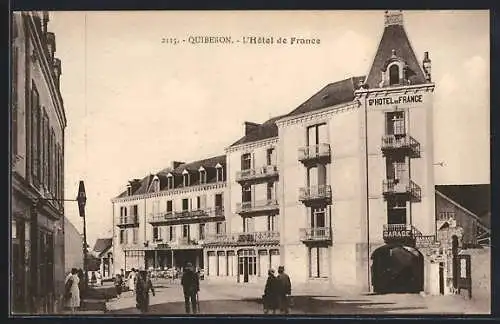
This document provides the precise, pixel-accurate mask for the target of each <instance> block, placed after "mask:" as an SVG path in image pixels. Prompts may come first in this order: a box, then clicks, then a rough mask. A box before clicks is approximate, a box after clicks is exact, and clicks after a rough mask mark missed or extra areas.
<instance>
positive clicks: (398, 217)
mask: <svg viewBox="0 0 500 324" xmlns="http://www.w3.org/2000/svg"><path fill="white" fill-rule="evenodd" d="M387 223H388V224H406V201H404V200H399V199H395V200H389V201H388V202H387Z"/></svg>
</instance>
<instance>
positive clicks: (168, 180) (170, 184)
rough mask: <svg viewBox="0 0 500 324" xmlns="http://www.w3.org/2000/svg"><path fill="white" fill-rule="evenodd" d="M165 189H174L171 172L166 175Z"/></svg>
mask: <svg viewBox="0 0 500 324" xmlns="http://www.w3.org/2000/svg"><path fill="white" fill-rule="evenodd" d="M167 189H174V177H173V176H172V175H171V174H169V175H168V176H167Z"/></svg>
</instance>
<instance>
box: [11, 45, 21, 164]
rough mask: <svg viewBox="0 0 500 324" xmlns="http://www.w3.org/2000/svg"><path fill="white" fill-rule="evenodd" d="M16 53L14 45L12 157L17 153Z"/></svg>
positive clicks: (16, 49)
mask: <svg viewBox="0 0 500 324" xmlns="http://www.w3.org/2000/svg"><path fill="white" fill-rule="evenodd" d="M18 55H19V49H18V48H17V47H16V46H12V93H11V96H12V98H11V100H12V101H11V102H12V154H13V155H14V157H15V156H16V155H17V153H18V151H17V132H18V128H17V118H18V116H17V105H18V98H17V87H18V85H17V78H18V64H19V61H18Z"/></svg>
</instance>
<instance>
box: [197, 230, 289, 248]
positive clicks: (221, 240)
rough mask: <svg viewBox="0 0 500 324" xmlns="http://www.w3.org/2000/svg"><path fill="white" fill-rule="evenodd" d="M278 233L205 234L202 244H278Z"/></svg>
mask: <svg viewBox="0 0 500 324" xmlns="http://www.w3.org/2000/svg"><path fill="white" fill-rule="evenodd" d="M279 242H280V233H279V232H274V231H263V232H248V233H223V234H207V235H206V237H205V240H204V245H258V244H279Z"/></svg>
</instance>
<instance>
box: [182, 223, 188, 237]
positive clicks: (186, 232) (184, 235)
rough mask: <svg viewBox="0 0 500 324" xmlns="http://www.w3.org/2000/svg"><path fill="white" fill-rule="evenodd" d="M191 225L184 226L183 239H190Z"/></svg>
mask: <svg viewBox="0 0 500 324" xmlns="http://www.w3.org/2000/svg"><path fill="white" fill-rule="evenodd" d="M189 234H190V233H189V225H187V224H185V225H182V237H183V238H187V239H189V237H190V236H189Z"/></svg>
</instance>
